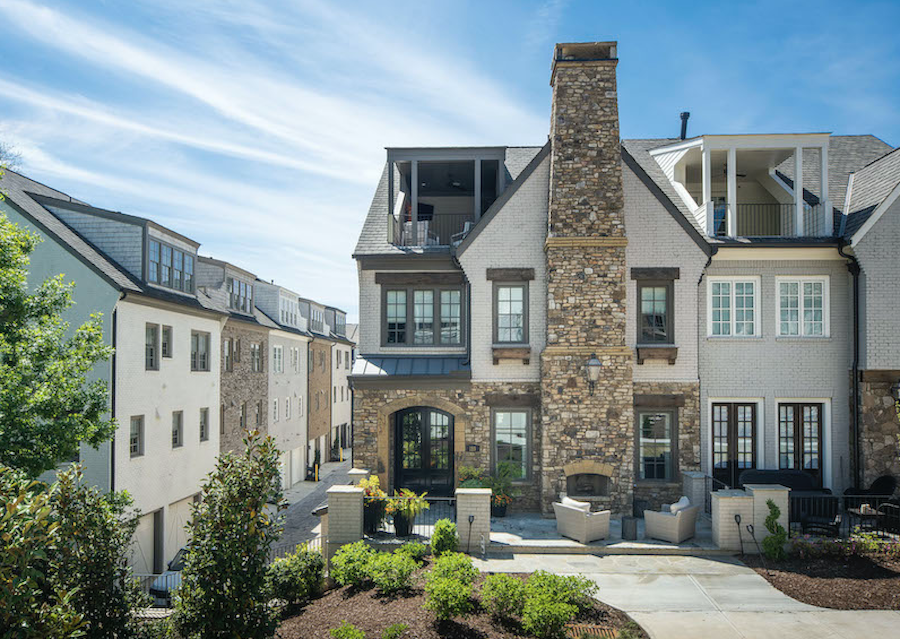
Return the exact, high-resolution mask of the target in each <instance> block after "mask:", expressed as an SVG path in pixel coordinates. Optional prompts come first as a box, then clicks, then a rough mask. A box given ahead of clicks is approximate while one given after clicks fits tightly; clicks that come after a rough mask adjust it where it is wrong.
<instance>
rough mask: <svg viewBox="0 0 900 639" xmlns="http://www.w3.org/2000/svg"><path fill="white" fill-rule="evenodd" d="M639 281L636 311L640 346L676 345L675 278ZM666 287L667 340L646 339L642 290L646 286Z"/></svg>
mask: <svg viewBox="0 0 900 639" xmlns="http://www.w3.org/2000/svg"><path fill="white" fill-rule="evenodd" d="M636 282H637V297H636V300H637V302H636V304H635V307H636V309H637V310H636V313H637V318H636V319H637V321H636V322H635V323H636V324H637V344H638V345H639V346H648V345H649V346H657V345H661V346H674V345H675V280H663V279H646V280H645V279H639V280H636ZM659 287H664V288H665V290H666V340H665V341H658V340H645V339H644V322H643V319H644V314H643V310H642V302H643V297H642V290H643V289H644V288H659Z"/></svg>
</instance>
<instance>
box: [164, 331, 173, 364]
mask: <svg viewBox="0 0 900 639" xmlns="http://www.w3.org/2000/svg"><path fill="white" fill-rule="evenodd" d="M172 347H173V344H172V327H171V326H163V327H162V356H163V357H172Z"/></svg>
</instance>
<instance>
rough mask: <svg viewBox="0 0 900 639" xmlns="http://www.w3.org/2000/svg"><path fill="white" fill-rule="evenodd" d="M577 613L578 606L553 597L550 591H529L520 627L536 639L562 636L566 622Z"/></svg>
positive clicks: (553, 638)
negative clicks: (536, 638)
mask: <svg viewBox="0 0 900 639" xmlns="http://www.w3.org/2000/svg"><path fill="white" fill-rule="evenodd" d="M577 614H578V607H577V606H575V605H573V604H569V603H565V602H562V601H558V600H557V599H554V598H553V596H552V595H551V594H550V593H539V594H534V593H531V594H529V595H528V598H527V599H526V600H525V607H524V610H523V612H522V628H524V629H525V631H526V632H529V633H531V634H532V635H534V636H535V637H538V639H556V638H557V637H563V636H564V635H565V631H566V624H567V623H569V622H571V621H572V620H573V619H574V618H575V615H577Z"/></svg>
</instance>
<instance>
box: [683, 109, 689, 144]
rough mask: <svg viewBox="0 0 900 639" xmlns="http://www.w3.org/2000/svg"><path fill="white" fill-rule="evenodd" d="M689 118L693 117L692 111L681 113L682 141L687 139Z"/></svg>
mask: <svg viewBox="0 0 900 639" xmlns="http://www.w3.org/2000/svg"><path fill="white" fill-rule="evenodd" d="M689 117H691V112H690V111H682V112H681V139H682V140H684V139H685V138H687V121H688V118H689Z"/></svg>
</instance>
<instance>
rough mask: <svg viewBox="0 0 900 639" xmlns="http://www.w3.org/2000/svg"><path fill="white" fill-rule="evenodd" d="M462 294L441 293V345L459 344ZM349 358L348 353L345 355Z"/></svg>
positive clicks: (460, 339) (457, 292)
mask: <svg viewBox="0 0 900 639" xmlns="http://www.w3.org/2000/svg"><path fill="white" fill-rule="evenodd" d="M461 298H462V293H461V292H460V291H441V344H459V343H460V342H461V341H462V338H461V333H462V327H461V324H462V319H461V318H462V302H461ZM347 355H348V358H349V355H350V354H349V353H347Z"/></svg>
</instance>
